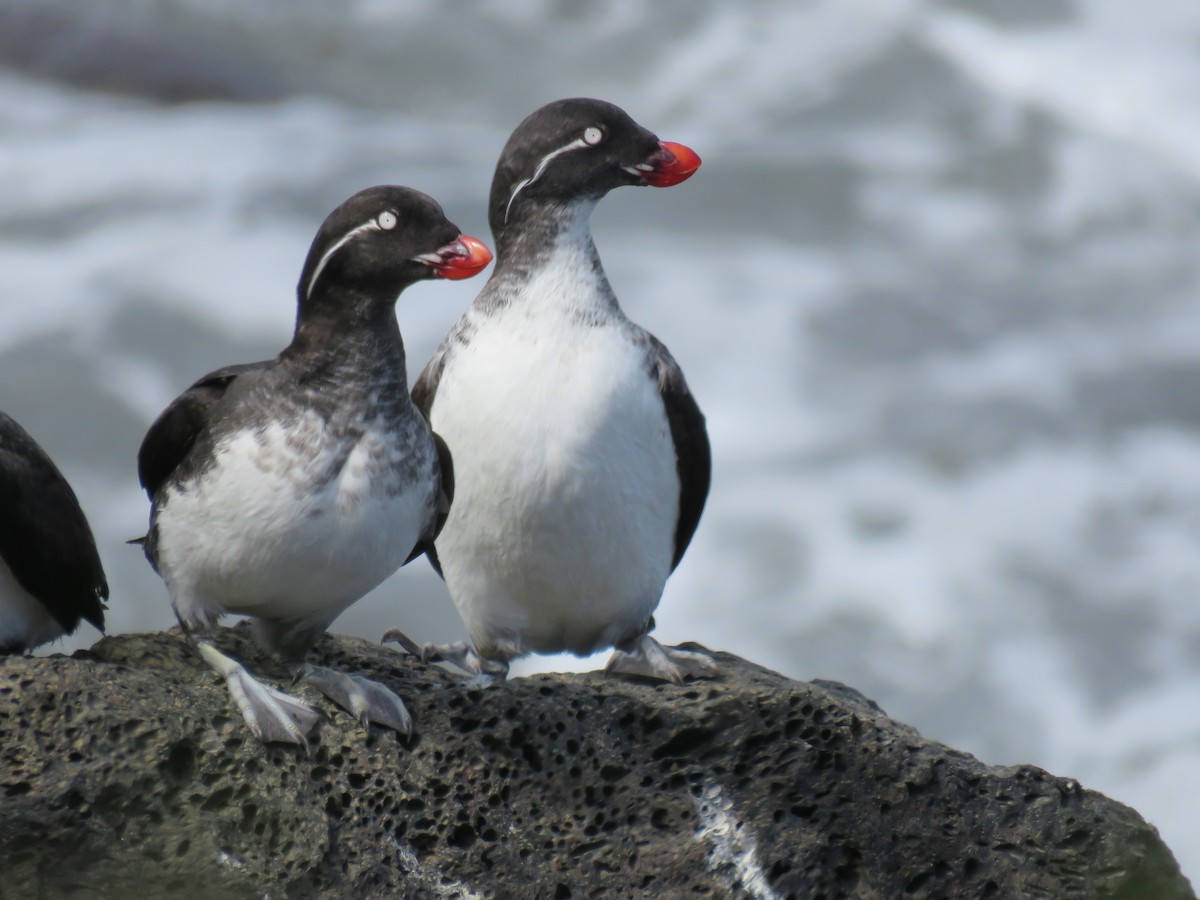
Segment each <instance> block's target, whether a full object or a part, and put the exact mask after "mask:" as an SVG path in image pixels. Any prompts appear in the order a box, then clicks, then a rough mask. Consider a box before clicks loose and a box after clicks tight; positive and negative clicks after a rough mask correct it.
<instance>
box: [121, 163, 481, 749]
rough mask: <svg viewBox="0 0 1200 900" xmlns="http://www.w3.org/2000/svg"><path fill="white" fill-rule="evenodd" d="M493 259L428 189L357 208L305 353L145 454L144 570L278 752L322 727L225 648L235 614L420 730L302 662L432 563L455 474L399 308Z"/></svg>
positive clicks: (221, 380) (351, 205)
mask: <svg viewBox="0 0 1200 900" xmlns="http://www.w3.org/2000/svg"><path fill="white" fill-rule="evenodd" d="M490 260H491V253H490V252H489V251H488V249H487V248H486V247H485V246H484V245H483V244H482V243H480V242H479V241H477V240H476V239H475V238H472V237H467V236H465V235H463V234H462V233H461V232H460V231H459V229H458V228H457V227H456V226H454V225H453V224H451V223H450V222H449V221H447V219H446V217H445V215H444V214H443V212H442V210H441V208H440V207H439V206H438V205H437V203H435V202H434V201H433V200H432V199H431V198H429V197H427V196H426V195H424V194H422V193H419V192H418V191H414V190H411V189H409V188H403V187H394V186H379V187H373V188H368V189H367V190H364V191H361V192H359V193H357V194H355V195H354V196H353V197H351V198H350V199H349V200H347V201H346V202H345V203H343V204H342V205H341V206H339V207H338V208H337V209H335V210H334V211H333V212H332V213H330V214H329V216H328V218H326V219H325V221H324V223H323V224H322V225H321V228H320V230H319V231H318V232H317V235H316V238H315V239H314V240H313V243H312V247H311V249H310V250H309V252H308V259H307V261H306V262H305V264H304V269H303V271H302V272H301V275H300V282H299V285H298V287H297V295H298V307H297V314H296V328H295V333H294V336H293V338H292V342H291V344H289V345H288V347H287V348H286V349H284V350H283V352H282V353H280V354H279V356H278V357H277V358H276V359H273V360H269V361H264V362H256V363H249V364H244V365H235V366H229V367H227V368H224V369H218V370H217V371H215V372H211V373H209V374H208V375H206V376H204V377H203V378H201V379H200V380H199V381H197V382H196V383H195V384H193V385H192V386H191V387H190V388H188V389H187V390H186V391H185V392H184V393H183V394H181V395H180V396H179V397H178V398H176V399H175V401H174V402H172V403H171V405H170V406H168V407H167V409H166V410H165V411H164V412H163V413H162V414H161V415H160V416H159V417H158V419H157V420H156V421H155V422H154V424H153V425H152V426H151V427H150V430H149V432H148V433H147V435H146V437H145V440H144V441H143V443H142V446H141V450H140V451H139V453H138V475H139V478H140V480H141V484H142V486H143V487H144V488H145V489H146V492H147V494H149V496H150V500H151V504H152V506H151V512H150V529H149V531H148V533H147V535H146V537H145V539H144V544H145V551H146V556H147V558H148V559H149V560H150V563H151V565H152V566H154V568H155V570H156V571H157V572H158V573H159V574H160V575H161V576H162V578H163V580H164V581H165V582H166V585H167V589H168V591H169V592H170V595H171V604H172V607H173V608H174V610H175V615H176V617H177V618H178V620H179V623H180V626H181V627H182V628H183V630H184V632H185V633H187V634H189V635H191V636H192V637H193V638H194V639H195V640H196V642H197V644H198V646H199V650H200V653H201V655H202V656H203V658H204V659H205V661H206V662H208V664H209V665H210V666H212V667H213V668H214V669H215V670H216V671H217V672H219V673H220V674H221V675H223V676H224V677H225V679H226V681H227V682H228V685H229V690H230V693H231V694H232V696H233V699H234V700H235V702H236V703H237V706H238V708H239V709H240V710H241V712H242V715H243V716H244V718H245V720H246V723H247V725H248V726H249V727H250V730H251V731H252V732H254V734H255V735H256V736H257V737H258V738H259V739H260V740H262V741H264V742H265V741H290V742H292V743H298V744H306V737H307V735H308V733H309V731H310V730H311V729H312V727H313V726H314V725H315V724H316V721H317V718H318V715H317V713H316V711H315V710H314V709H313V708H312V707H310V706H309V705H308V704H306V703H304V702H302V701H300V700H299V699H297V698H295V697H292V696H289V695H288V694H286V693H283V692H282V691H280V690H277V689H275V688H273V687H270V686H268V685H266V684H263V683H261V682H259V681H257V680H256V679H255V678H253V677H252V676H251V675H250V674H249V673H248V672H247V671H246V669H245V668H244V667H243V666H242V665H241V664H239V663H238V662H236V661H234V660H233V659H231V658H229V657H228V656H226V655H225V654H223V653H221V652H220V651H219V650H217V649H216V647H214V646H213V645H212V643H211V642H210V641H209V640H208V639H207V636H208V634H209V633H210V632H211V630H212V629H213V628H214V627H215V625H216V623H217V620H218V619H219V618H220V617H221V616H222V615H223V614H224V613H236V614H240V615H245V616H250V617H253V619H254V622H255V635H256V637H257V639H258V640H259V642H260V644H262V645H263V646H264V647H265V648H266V649H268V650H270V651H272V652H275V653H277V654H278V655H280V656H282V657H283V658H284V659H285V660H286V661H288V662H289V663H292V664H295V665H296V666H297V667H298V671H299V673H300V674H299V676H298V677H303V678H304V679H305V680H307V681H310V682H311V683H313V684H314V685H315V686H316V687H317V688H318V689H320V690H321V691H322V692H323V693H324V694H326V695H327V696H328V697H329V698H330V699H331V700H333V701H334V702H336V703H338V704H339V705H340V706H342V707H344V708H345V709H347V710H349V711H350V712H351V713H352V714H354V715H356V716H358V717H359V718H360V720H361V721H363V723H364V725H365V724H366V722H368V721H371V722H376V723H378V724H381V725H385V726H388V727H391V728H394V729H396V730H398V731H400V732H404V733H408V732H410V731H411V727H412V720H411V717H410V716H409V713H408V711H407V710H406V709H405V707H404V704H403V703H402V702H401V701H400V698H399V697H397V696H396V695H395V694H394V693H393V692H392V691H390V690H389V689H388V688H386V687H384V686H383V685H381V684H378V683H376V682H372V681H369V680H367V679H365V678H362V677H360V676H357V675H347V674H344V673H341V672H337V671H334V670H332V669H328V668H322V667H316V666H303V667H301V663H302V660H303V658H304V655H305V653H306V652H307V651H308V649H309V648H310V647H311V646H312V644H313V642H314V641H315V640H316V639H317V638H318V637H319V636H320V635H321V634H322V633H323V632H324V631H325V629H326V628H327V627H328V626H329V624H330V623H331V622H333V620H334V619H335V618H337V616H338V615H339V614H340V613H341V612H342V611H343V610H344V609H346V608H347V607H348V606H350V604H352V603H354V601H356V600H357V599H358V598H359V597H361V596H363V595H364V594H366V593H367V592H368V591H370V590H371V589H372V588H374V587H375V586H376V585H378V584H379V583H380V582H382V581H383V580H384V579H385V578H387V577H388V576H389V575H391V574H392V572H394V571H395V570H396V569H397V568H399V567H400V566H401V565H403V564H404V563H405V562H407V561H408V560H411V559H413V558H415V557H416V556H418V555H420V554H421V553H423V552H425V549H426V548H427V547H428V546H430V542H431V541H432V539H433V538H434V537H435V536H436V535H437V532H438V528H439V527H440V525H441V523H442V522H443V521H444V519H445V513H446V509H447V506H448V502H449V499H448V498H449V496H450V494H451V493H452V487H451V485H452V474H451V466H450V460H449V456H448V455H447V453H446V451H445V445H444V444H442V443H441V442H440V440H439V439H438V438H436V436H435V435H433V433H432V432H431V431H430V427H429V424H428V422H427V421H426V419H425V417H424V416H423V415H422V414H421V413H420V412H418V411H417V410H416V409H415V407H414V406H413V404H412V401H411V399H410V397H409V392H408V385H407V378H406V375H405V359H404V345H403V343H402V341H401V338H400V329H399V327H398V325H397V323H396V315H395V305H396V300H397V298H398V296H399V295H400V292H401V291H403V290H404V289H405V288H406V287H408V286H409V285H411V284H413V283H414V282H416V281H420V280H422V279H425V278H433V277H442V278H454V279H458V278H469V277H470V276H472V275H475V274H476V273H478V272H479V271H481V270H482V269H483V268H484V266H486V265H487V264H488V262H490Z"/></svg>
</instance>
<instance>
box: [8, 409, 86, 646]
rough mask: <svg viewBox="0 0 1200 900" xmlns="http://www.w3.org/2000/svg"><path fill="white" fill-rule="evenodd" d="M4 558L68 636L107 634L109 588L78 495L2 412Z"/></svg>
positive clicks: (14, 423) (40, 451) (44, 455)
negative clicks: (82, 623) (82, 627)
mask: <svg viewBox="0 0 1200 900" xmlns="http://www.w3.org/2000/svg"><path fill="white" fill-rule="evenodd" d="M0 510H3V515H0V558H3V560H4V562H5V563H6V564H7V565H8V568H9V570H10V571H11V572H12V574H13V577H14V578H15V579H16V580H17V583H18V584H20V585H21V587H23V588H24V589H25V590H26V591H28V592H29V593H30V594H32V595H33V596H34V597H36V598H37V599H38V600H39V601H40V602H41V604H42V605H43V606H44V607H46V609H47V610H48V611H49V612H50V614H51V615H52V616H54V618H55V620H56V621H57V622H58V623H59V624H60V625H62V627H63V628H64V629H65V630H66V631H67V632H73V631H74V630H75V628H76V626H78V624H79V619H80V617H82V618H85V619H87V620H88V621H89V622H91V623H92V624H93V625H95V626H96V627H97V628H98V629H100V630H101V631H103V630H104V604H103V601H104V600H106V599H107V598H108V582H107V581H106V580H105V578H104V569H103V567H102V566H101V564H100V554H99V553H97V552H96V541H95V538H93V537H92V530H91V528H89V527H88V522H87V518H86V517H85V516H84V514H83V510H82V509H80V507H79V500H78V499H76V497H75V492H74V491H72V490H71V486H70V485H69V484H67V480H66V479H65V478H63V476H62V473H61V472H59V471H58V469H57V468H56V467H55V465H54V463H53V462H51V461H50V457H49V456H47V455H46V453H45V451H44V450H42V448H41V447H39V446H38V444H37V442H35V441H34V440H33V438H31V437H30V436H29V435H28V434H27V433H26V432H25V430H24V429H23V428H21V426H20V425H18V424H17V423H16V422H14V421H13V420H12V419H10V418H9V417H8V416H6V415H4V414H3V413H0Z"/></svg>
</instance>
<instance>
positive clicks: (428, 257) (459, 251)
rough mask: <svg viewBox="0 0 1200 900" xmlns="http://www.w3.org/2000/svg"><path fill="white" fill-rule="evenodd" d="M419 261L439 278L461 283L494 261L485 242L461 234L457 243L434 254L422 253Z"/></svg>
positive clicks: (448, 245) (441, 248)
mask: <svg viewBox="0 0 1200 900" xmlns="http://www.w3.org/2000/svg"><path fill="white" fill-rule="evenodd" d="M417 261H418V262H423V263H425V265H427V266H429V267H430V268H431V269H433V273H434V276H435V277H437V278H449V279H451V280H453V281H459V280H460V279H463V278H470V277H471V276H472V275H478V274H479V273H480V272H482V271H483V268H484V266H486V265H487V264H488V263H490V262H491V261H492V251H491V250H489V249H488V248H487V247H486V246H485V245H484V243H483V241H479V240H476V239H475V238H473V237H470V236H468V235H465V234H460V235H459V236H458V240H457V241H454V242H453V243H451V244H447V245H446V246H445V247H439V248H438V249H437V250H434V251H433V252H432V253H422V254H421V255H420V256H418V257H417Z"/></svg>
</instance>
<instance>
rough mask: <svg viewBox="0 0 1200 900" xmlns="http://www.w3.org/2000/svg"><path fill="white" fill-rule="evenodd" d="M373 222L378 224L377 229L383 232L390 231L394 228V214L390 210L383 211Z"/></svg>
mask: <svg viewBox="0 0 1200 900" xmlns="http://www.w3.org/2000/svg"><path fill="white" fill-rule="evenodd" d="M375 221H376V222H378V223H379V227H380V228H382V229H383V230H384V231H391V230H392V229H393V228H395V227H396V221H397V219H396V214H395V213H394V212H392V211H391V210H390V209H385V210H384V211H383V212H381V213H380V214H379V218H378V219H376V220H375Z"/></svg>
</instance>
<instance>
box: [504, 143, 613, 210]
mask: <svg viewBox="0 0 1200 900" xmlns="http://www.w3.org/2000/svg"><path fill="white" fill-rule="evenodd" d="M589 146H591V145H590V144H588V142H587V141H585V140H584V139H583V138H581V137H579V138H575V140H573V141H571V143H569V144H565V145H563V146H562V147H559V148H558V149H557V150H551V151H550V152H549V153H547V154H546V155H545V156H543V157H542V158H541V160H540V161H539V162H538V164H537V168H536V169H534V170H533V174H532V175H530V176H529V177H528V178H526V179H525V180H523V181H519V182H517V186H516V187H515V188H513V192H512V195H511V196H509V198H508V205H507V206H506V207H504V221H505V222H507V221H508V211H509V210H510V209H512V205H513V201H514V200H516V199H517V194H519V193H521V191H523V190H525V188H527V187H529V186H530V185H531V184H533V183H534V182H535V181H537V180H538V179H539V178H541V177H542V173H543V172H545V171H546V166H548V165H550V161H551V160H553V159H554V158H555V157H558V156H561V155H562V154H564V153H568V152H570V151H571V150H580V149H582V148H584V147H589Z"/></svg>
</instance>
